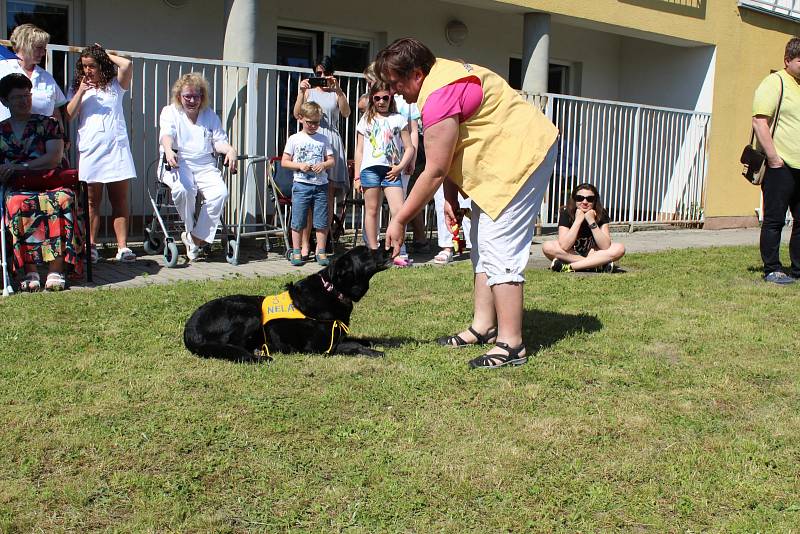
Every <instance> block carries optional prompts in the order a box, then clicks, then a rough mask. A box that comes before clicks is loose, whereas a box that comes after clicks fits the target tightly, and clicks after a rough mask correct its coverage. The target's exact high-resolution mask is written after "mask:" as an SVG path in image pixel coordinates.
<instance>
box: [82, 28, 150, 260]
mask: <svg viewBox="0 0 800 534" xmlns="http://www.w3.org/2000/svg"><path fill="white" fill-rule="evenodd" d="M131 66H132V63H131V60H129V59H126V58H124V57H121V56H118V55H116V54H109V53H107V52H106V51H105V50H104V49H103V47H102V46H100V45H99V44H97V43H95V44H93V45H91V46H87V47H86V48H84V49H83V51H81V53H80V56H78V60H77V62H76V64H75V79H74V81H73V82H72V87H71V88H70V90H69V94H68V95H67V97H68V98H69V103H68V104H67V118H68V119H69V120H72V119H74V118H75V117H77V118H78V176H79V178H80V179H81V181H83V182H86V183H88V184H89V226H90V230H89V233H90V235H91V239H92V241H91V242H92V243H95V242H96V239H97V232H98V230H99V229H100V203H101V202H102V200H103V186H105V188H106V190H107V191H108V200H109V202H110V203H111V217H112V219H113V225H114V234H115V235H116V238H117V257H116V258H117V261H121V262H132V261H136V255H135V254H134V253H133V251H131V249H130V248H128V217H129V210H128V188H129V182H130V180H131V179H133V178H134V177H135V176H136V168H135V167H134V164H133V155H131V147H130V143H129V141H128V128H127V126H126V124H125V115H124V112H123V110H122V99H123V97H124V96H125V92H126V91H128V90H129V89H130V88H131V78H132V76H133V69H132V68H131ZM91 256H92V262H93V263H94V262H97V260H98V259H99V258H100V256H99V254H98V253H97V248H96V247H95V246H94V245H93V246H92V250H91Z"/></svg>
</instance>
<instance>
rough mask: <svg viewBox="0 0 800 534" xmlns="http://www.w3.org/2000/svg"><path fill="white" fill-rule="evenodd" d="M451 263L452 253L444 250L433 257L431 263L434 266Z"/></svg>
mask: <svg viewBox="0 0 800 534" xmlns="http://www.w3.org/2000/svg"><path fill="white" fill-rule="evenodd" d="M451 261H453V251H452V250H448V249H445V248H443V249H442V250H440V251H439V253H438V254H437V255H436V256H434V257H433V263H435V264H436V265H447V264H448V263H450V262H451Z"/></svg>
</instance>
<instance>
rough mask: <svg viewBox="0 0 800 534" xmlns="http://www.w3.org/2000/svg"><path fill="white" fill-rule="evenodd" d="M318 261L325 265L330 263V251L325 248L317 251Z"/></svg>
mask: <svg viewBox="0 0 800 534" xmlns="http://www.w3.org/2000/svg"><path fill="white" fill-rule="evenodd" d="M316 255H317V263H319V264H320V265H322V266H323V267H325V266H326V265H330V263H331V260H329V259H328V253H327V252H325V251H324V250H318V251H317V254H316Z"/></svg>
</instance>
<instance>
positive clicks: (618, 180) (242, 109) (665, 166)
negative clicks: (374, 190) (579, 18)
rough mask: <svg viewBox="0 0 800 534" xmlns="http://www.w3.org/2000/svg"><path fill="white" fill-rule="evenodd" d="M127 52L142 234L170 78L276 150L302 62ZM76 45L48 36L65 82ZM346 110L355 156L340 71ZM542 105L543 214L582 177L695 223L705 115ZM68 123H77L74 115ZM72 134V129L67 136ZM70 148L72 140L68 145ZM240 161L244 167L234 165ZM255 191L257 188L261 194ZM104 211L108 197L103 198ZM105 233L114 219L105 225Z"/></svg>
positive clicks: (260, 171) (571, 101)
mask: <svg viewBox="0 0 800 534" xmlns="http://www.w3.org/2000/svg"><path fill="white" fill-rule="evenodd" d="M124 53H125V54H126V55H129V56H130V57H131V58H132V59H133V65H134V76H133V83H132V87H131V91H130V98H129V99H125V110H126V120H127V121H128V129H129V135H130V141H131V150H132V152H133V155H134V160H135V164H136V169H137V174H138V179H139V182H138V184H139V185H136V184H134V186H133V187H132V188H131V199H130V200H131V215H132V216H131V232H132V235H133V238H134V239H135V238H137V237H141V235H142V229H143V228H144V226H145V224H146V223H147V222H148V220H149V217H150V215H151V214H150V210H149V202H148V201H147V187H146V184H148V183H149V182H150V181H151V180H152V179H153V174H152V173H153V172H154V170H153V169H152V168H151V164H152V163H153V162H154V160H155V159H156V158H157V155H158V118H159V114H160V111H161V108H162V107H163V106H165V105H167V104H168V103H169V102H170V96H171V95H170V92H171V87H172V84H173V83H174V82H175V80H176V79H177V78H178V77H179V76H181V75H182V74H184V73H187V72H190V71H197V72H200V73H202V74H203V75H204V76H205V77H206V78H207V79H208V81H209V84H210V94H209V101H210V105H211V107H212V108H213V109H214V111H216V112H217V113H218V114H219V115H220V117H222V119H223V124H224V125H225V128H226V130H227V132H228V135H229V137H230V139H231V142H232V143H233V144H234V146H236V147H237V148H238V149H239V151H240V152H241V153H247V154H251V155H253V154H258V155H265V156H278V155H280V154H281V153H282V150H283V145H284V144H285V142H286V138H287V137H288V135H289V134H291V133H294V132H295V131H296V129H297V123H296V121H295V120H294V118H293V114H292V108H293V105H294V102H295V98H296V95H297V88H298V84H299V81H300V79H301V77H305V76H307V75H310V74H311V72H310V71H309V70H308V69H298V68H294V67H283V66H276V65H265V64H253V63H241V62H233V61H221V60H209V59H199V58H189V57H177V56H168V55H160V54H144V53H135V52H124ZM76 59H77V50H76V49H74V48H70V47H66V46H59V45H50V46H49V47H48V68H49V70H50V71H51V72H53V73H54V75H55V76H56V80H57V81H58V82H59V83H61V84H62V86H63V87H65V88H66V87H68V85H69V83H70V82H71V81H72V76H73V70H74V63H75V60H76ZM337 77H338V78H339V80H340V84H341V86H342V89H343V90H344V91H345V94H346V95H347V97H348V100H349V102H350V107H351V109H352V113H351V115H350V117H348V118H342V119H341V121H340V125H339V129H340V132H341V134H342V139H343V141H344V144H345V148H346V150H347V153H348V159H350V158H352V156H353V152H354V148H355V139H356V133H355V125H356V122H357V116H358V112H357V109H356V106H357V101H358V97H359V95H361V94H362V93H364V92H365V81H364V78H363V76H362V75H361V74H358V73H350V72H337ZM525 96H526V98H527V99H528V100H529V101H530V102H531V103H532V104H533V105H537V106H539V107H540V108H542V109H543V110H544V111H545V112H546V113H547V115H548V116H549V117H550V118H551V119H552V120H553V122H554V123H555V124H556V126H557V127H558V128H559V130H560V132H561V136H560V140H559V143H560V144H559V155H558V160H557V164H556V168H555V172H554V176H553V179H552V181H551V184H550V188H549V191H548V193H547V195H545V200H544V204H543V206H542V223H543V224H544V225H546V226H547V225H555V224H557V223H558V209H559V208H560V206H561V205H563V204H564V203H565V202H566V199H567V196H568V195H569V193H570V191H571V188H572V187H574V186H575V185H576V184H577V183H579V182H581V181H587V182H591V183H594V184H596V185H597V186H598V188H599V189H600V191H601V194H602V198H603V200H604V203H605V205H606V208H607V209H608V211H609V216H610V217H611V220H612V222H615V223H628V224H631V225H635V224H642V223H653V222H673V223H699V222H701V221H702V220H703V199H704V184H705V176H706V167H707V156H708V155H707V141H708V134H709V126H710V115H709V114H707V113H696V112H692V111H686V110H676V109H668V108H658V107H652V106H642V105H634V104H624V103H620V102H609V101H600V100H591V99H586V98H577V97H571V96H564V95H554V94H548V95H546V96H534V95H525ZM72 127H73V129H74V124H73V125H72ZM73 139H74V136H73ZM73 150H74V147H73ZM240 170H243V169H240ZM256 170H257V176H255V177H251V179H254V180H255V183H252V182H251V184H250V187H249V191H252V192H253V197H252V198H250V199H246V202H245V205H247V206H248V207H249V208H248V213H251V214H252V213H258V212H261V210H260V209H257V207H256V206H255V205H254V204H255V198H256V194H255V191H256V188H261V191H262V193H263V187H264V175H265V174H264V173H265V172H266V166H265V165H263V164H261V165H259V166H258V167H257V168H256ZM241 185H242V184H240V183H239V181H238V180H234V181H231V182H230V183H228V188H229V190H230V199H231V200H230V202H228V206H227V208H226V210H227V211H226V217H227V220H229V221H232V220H235V217H236V216H237V214H236V213H235V211H236V209H237V207H238V206H240V205H241V204H240V198H239V194H240V187H241ZM264 197H265V196H264V195H261V198H264ZM104 212H105V213H107V212H108V209H107V206H106V207H104ZM360 219H361V213H360V212H356V211H351V213H350V216H349V218H348V220H347V221H346V225H345V227H346V229H352V228H353V227H354V226H355V225H359V224H360ZM103 235H104V236H106V237H105V238H108V237H110V235H111V228H110V227H106V228H104V230H103Z"/></svg>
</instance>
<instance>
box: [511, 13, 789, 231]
mask: <svg viewBox="0 0 800 534" xmlns="http://www.w3.org/2000/svg"><path fill="white" fill-rule="evenodd" d="M502 3H508V4H513V5H515V6H521V7H526V8H530V9H532V10H536V11H543V12H547V13H552V14H554V15H556V14H558V15H564V16H567V17H572V18H576V19H585V20H588V21H593V22H600V23H603V24H609V25H612V26H617V27H622V28H630V29H634V30H638V31H644V32H648V33H652V34H659V35H668V36H671V37H677V38H680V39H684V40H689V41H695V42H701V43H707V44H711V45H715V46H716V47H717V63H716V76H715V80H714V102H713V109H712V129H711V139H710V144H709V145H710V161H709V169H708V180H707V190H706V212H705V215H706V220H707V221H708V220H709V219H711V218H713V217H741V216H753V215H754V208H756V207H758V206H759V199H760V196H759V190H758V188H756V187H753V186H752V185H750V184H748V183H747V182H746V181H745V180H744V178H743V177H742V176H741V165H740V164H739V163H738V161H739V156H740V154H741V150H742V146H744V144H745V143H746V142H747V141H748V140H749V136H750V120H751V119H750V117H751V105H752V98H753V91H755V88H756V86H757V85H758V84H759V83H760V82H761V80H762V79H763V78H764V76H766V75H768V74H769V72H770V70H771V69H779V68H782V67H783V50H784V47H785V45H786V42H787V41H788V40H789V39H790V38H791V37H792V36H793V35H797V34H798V33H800V24H798V23H795V22H792V21H788V20H784V19H781V18H778V17H774V16H771V15H766V14H761V13H757V12H754V11H752V10H749V9H745V8H738V7H737V5H736V1H735V0H695V2H694V3H695V5H699V6H700V7H696V8H693V7H687V6H682V5H680V4H679V3H678V1H677V0H514V1H504V2H502ZM609 31H613V30H609ZM676 83H680V80H676Z"/></svg>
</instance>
